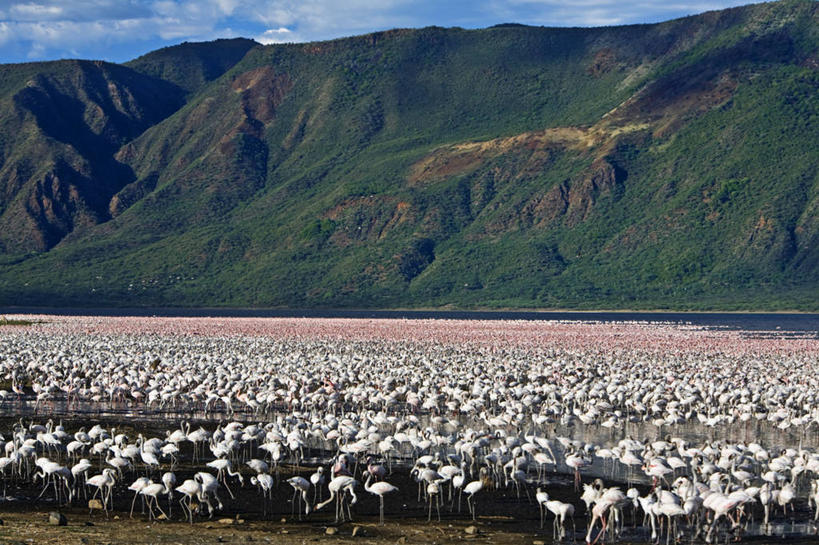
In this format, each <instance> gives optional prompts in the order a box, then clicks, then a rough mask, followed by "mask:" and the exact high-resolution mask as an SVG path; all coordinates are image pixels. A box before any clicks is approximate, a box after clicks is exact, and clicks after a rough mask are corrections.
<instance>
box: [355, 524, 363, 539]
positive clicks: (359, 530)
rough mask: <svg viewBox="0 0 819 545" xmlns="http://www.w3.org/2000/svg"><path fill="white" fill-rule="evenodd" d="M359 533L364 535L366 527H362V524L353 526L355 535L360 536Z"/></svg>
mask: <svg viewBox="0 0 819 545" xmlns="http://www.w3.org/2000/svg"><path fill="white" fill-rule="evenodd" d="M359 535H361V536H363V535H364V528H362V527H361V526H354V527H353V537H355V536H359Z"/></svg>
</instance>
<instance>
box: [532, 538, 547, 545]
mask: <svg viewBox="0 0 819 545" xmlns="http://www.w3.org/2000/svg"><path fill="white" fill-rule="evenodd" d="M532 545H546V542H545V541H543V540H542V539H536V540H534V541H533V542H532Z"/></svg>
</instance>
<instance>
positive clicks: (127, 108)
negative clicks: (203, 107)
mask: <svg viewBox="0 0 819 545" xmlns="http://www.w3.org/2000/svg"><path fill="white" fill-rule="evenodd" d="M0 81H1V82H2V84H0V163H1V164H2V166H1V167H0V191H1V192H2V193H0V195H2V198H1V199H0V249H2V250H3V251H4V252H5V253H8V254H18V253H25V252H31V251H43V250H47V249H49V248H51V247H52V246H53V245H55V244H56V243H57V242H59V241H60V240H61V239H62V238H63V237H64V236H65V235H66V234H68V233H70V232H72V231H73V230H75V229H77V228H80V227H87V226H91V225H95V224H98V223H100V222H103V221H105V220H107V219H108V218H109V217H110V216H109V214H108V203H109V200H110V198H111V196H112V195H113V194H114V193H116V192H117V191H119V189H120V188H121V187H122V186H123V185H125V183H127V182H129V181H130V180H131V179H132V178H133V175H132V173H131V172H130V169H129V168H128V167H127V166H125V165H123V164H121V163H119V162H117V161H115V160H114V159H113V154H114V152H115V151H116V150H117V149H118V148H119V147H120V146H121V145H122V144H123V143H124V142H127V141H128V140H131V139H133V138H134V137H135V136H137V135H139V134H140V133H142V132H143V131H144V130H145V129H146V128H148V127H150V126H152V125H154V124H156V123H157V122H159V121H160V120H162V119H163V118H165V117H167V116H168V115H169V114H171V113H172V112H173V111H175V110H176V109H178V108H179V107H180V106H181V105H182V91H181V89H179V88H177V87H176V86H174V85H172V84H169V83H167V82H164V81H161V80H157V79H155V78H151V77H147V76H143V75H141V74H139V73H137V72H134V71H133V70H129V69H128V68H124V67H122V66H118V65H114V64H108V63H102V62H92V61H60V62H54V63H38V64H20V65H5V66H1V67H0Z"/></svg>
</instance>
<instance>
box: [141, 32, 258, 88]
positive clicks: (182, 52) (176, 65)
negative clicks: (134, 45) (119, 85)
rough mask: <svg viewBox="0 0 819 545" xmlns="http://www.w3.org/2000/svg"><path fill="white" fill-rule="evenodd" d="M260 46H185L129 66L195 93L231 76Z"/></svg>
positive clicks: (220, 43)
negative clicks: (243, 60) (207, 85)
mask: <svg viewBox="0 0 819 545" xmlns="http://www.w3.org/2000/svg"><path fill="white" fill-rule="evenodd" d="M257 45H259V44H258V43H256V42H255V41H253V40H248V39H246V38H235V39H232V40H215V41H213V42H185V43H182V44H180V45H175V46H171V47H163V48H162V49H157V50H156V51H151V52H150V53H147V54H145V55H142V56H141V57H139V58H137V59H134V60H132V61H129V62H126V63H125V66H127V67H129V68H132V69H134V70H136V71H137V72H140V73H142V74H146V75H149V76H153V77H155V78H157V79H162V80H165V81H168V82H170V83H173V84H174V85H176V86H178V87H181V88H182V89H185V91H187V92H189V93H194V92H196V91H198V90H199V89H201V88H202V87H203V86H205V85H206V84H208V83H210V82H211V81H213V80H215V79H217V78H218V77H219V76H221V75H222V74H224V73H225V72H227V71H228V70H229V69H230V68H232V67H233V65H235V64H236V63H237V62H239V61H240V60H242V57H244V56H245V55H246V54H247V52H248V51H249V50H251V49H252V48H253V47H256V46H257Z"/></svg>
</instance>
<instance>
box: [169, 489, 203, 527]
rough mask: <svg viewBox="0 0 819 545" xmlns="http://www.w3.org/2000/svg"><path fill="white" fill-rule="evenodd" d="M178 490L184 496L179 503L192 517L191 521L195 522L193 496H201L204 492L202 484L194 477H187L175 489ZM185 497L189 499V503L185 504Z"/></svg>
mask: <svg viewBox="0 0 819 545" xmlns="http://www.w3.org/2000/svg"><path fill="white" fill-rule="evenodd" d="M175 490H176V491H177V492H179V493H181V494H182V495H183V496H184V497H183V498H180V499H179V505H181V506H182V510H183V511H186V512H187V514H188V517H189V518H190V523H191V524H193V497H194V496H197V497H198V496H200V495H201V494H202V485H200V484H199V483H198V482H197V481H195V480H194V479H185V481H184V482H183V483H182V484H181V485H180V486H178V487H176V489H175ZM185 498H187V499H188V504H187V505H185Z"/></svg>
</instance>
